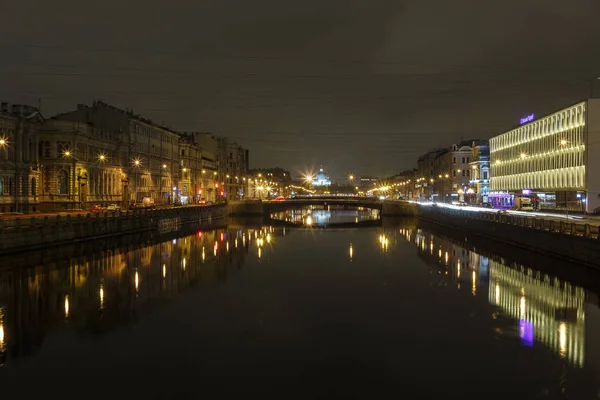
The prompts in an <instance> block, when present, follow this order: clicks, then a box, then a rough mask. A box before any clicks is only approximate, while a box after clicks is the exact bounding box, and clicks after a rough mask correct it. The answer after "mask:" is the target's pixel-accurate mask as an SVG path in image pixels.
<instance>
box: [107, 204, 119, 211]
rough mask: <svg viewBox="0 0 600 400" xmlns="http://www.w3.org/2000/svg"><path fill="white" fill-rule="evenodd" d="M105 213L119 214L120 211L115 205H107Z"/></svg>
mask: <svg viewBox="0 0 600 400" xmlns="http://www.w3.org/2000/svg"><path fill="white" fill-rule="evenodd" d="M106 211H113V212H119V211H121V207H119V206H118V205H116V204H109V205H108V207H106Z"/></svg>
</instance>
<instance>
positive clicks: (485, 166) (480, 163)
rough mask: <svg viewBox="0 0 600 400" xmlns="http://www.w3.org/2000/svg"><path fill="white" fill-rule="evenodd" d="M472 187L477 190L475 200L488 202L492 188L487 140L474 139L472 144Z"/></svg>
mask: <svg viewBox="0 0 600 400" xmlns="http://www.w3.org/2000/svg"><path fill="white" fill-rule="evenodd" d="M471 149H472V150H471V162H470V163H469V165H470V169H471V180H470V181H469V183H470V185H471V189H473V190H474V191H475V198H474V200H475V202H476V203H477V204H479V203H488V202H489V198H488V193H489V189H490V146H489V142H488V141H487V140H474V141H473V144H472V145H471Z"/></svg>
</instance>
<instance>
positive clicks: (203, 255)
mask: <svg viewBox="0 0 600 400" xmlns="http://www.w3.org/2000/svg"><path fill="white" fill-rule="evenodd" d="M205 258H206V254H205V253H204V246H202V262H204V259H205Z"/></svg>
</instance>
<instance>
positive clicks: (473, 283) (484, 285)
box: [380, 229, 600, 367]
mask: <svg viewBox="0 0 600 400" xmlns="http://www.w3.org/2000/svg"><path fill="white" fill-rule="evenodd" d="M395 232H396V233H397V234H399V235H400V236H401V237H403V238H405V239H406V240H407V241H409V242H411V243H413V244H414V245H415V246H416V248H417V249H418V254H419V256H420V257H421V258H423V259H424V260H425V261H426V263H427V264H428V265H430V266H431V267H432V268H434V269H435V271H436V272H437V274H439V275H440V276H442V277H443V278H444V279H445V280H446V282H447V283H448V284H451V285H454V286H455V287H456V288H457V289H459V290H463V289H465V288H469V290H470V292H471V295H473V296H477V294H478V293H487V297H488V301H489V304H491V305H494V306H497V307H498V312H497V313H495V314H494V318H497V319H499V318H501V317H502V316H504V317H507V318H509V319H510V320H511V321H513V322H512V325H513V327H514V330H515V331H516V332H518V335H519V337H520V340H521V342H522V343H523V344H524V345H526V346H534V345H536V344H542V345H544V346H546V347H548V348H549V349H551V350H552V351H553V352H554V353H555V354H557V355H558V356H560V357H563V358H564V359H566V360H567V361H568V362H569V363H570V364H571V365H574V366H577V367H583V366H584V364H585V358H586V350H585V349H586V346H585V345H586V314H587V313H589V312H590V309H591V312H592V313H593V314H594V315H595V316H596V319H597V317H598V305H597V304H595V303H590V302H587V301H586V296H587V293H586V290H585V289H584V288H582V287H579V286H574V285H572V284H571V283H569V282H567V281H564V280H561V279H559V278H558V277H555V276H551V275H549V274H546V273H543V272H540V271H536V270H534V269H532V268H529V267H526V266H523V265H510V266H509V265H506V264H505V263H504V260H503V259H502V258H500V257H497V256H486V255H483V254H480V253H479V252H477V251H475V250H472V249H469V248H467V247H466V246H464V245H462V244H461V243H457V242H455V241H452V240H450V239H447V238H444V237H440V236H436V235H434V234H432V233H430V232H426V231H423V230H421V229H400V230H399V231H395ZM387 234H388V235H389V234H390V233H387ZM384 235H385V234H382V235H381V236H380V238H381V237H383V236H384ZM434 249H435V250H434ZM467 280H468V281H467ZM598 324H600V320H596V321H594V326H596V327H597V326H598ZM598 328H600V327H598ZM598 333H600V331H599V332H598ZM588 354H589V353H588ZM599 357H600V355H596V357H595V358H599ZM593 364H594V365H600V363H598V360H594V362H593Z"/></svg>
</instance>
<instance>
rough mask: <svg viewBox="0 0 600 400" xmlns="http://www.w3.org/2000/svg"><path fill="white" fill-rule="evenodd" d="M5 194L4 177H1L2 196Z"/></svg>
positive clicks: (0, 192) (0, 193)
mask: <svg viewBox="0 0 600 400" xmlns="http://www.w3.org/2000/svg"><path fill="white" fill-rule="evenodd" d="M3 194H4V177H3V176H1V177H0V196H2V195H3Z"/></svg>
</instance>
